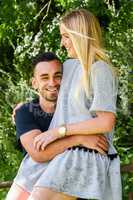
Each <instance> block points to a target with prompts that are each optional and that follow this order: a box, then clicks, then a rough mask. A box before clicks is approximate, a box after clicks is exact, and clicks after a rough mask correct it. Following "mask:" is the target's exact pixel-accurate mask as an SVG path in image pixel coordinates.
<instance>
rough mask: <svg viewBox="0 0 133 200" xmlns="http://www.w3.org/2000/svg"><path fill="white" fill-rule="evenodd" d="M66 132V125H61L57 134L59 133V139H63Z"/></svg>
mask: <svg viewBox="0 0 133 200" xmlns="http://www.w3.org/2000/svg"><path fill="white" fill-rule="evenodd" d="M66 132H67V127H66V125H62V126H60V127H59V129H58V133H59V135H60V137H65V135H66Z"/></svg>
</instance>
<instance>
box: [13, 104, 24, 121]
mask: <svg viewBox="0 0 133 200" xmlns="http://www.w3.org/2000/svg"><path fill="white" fill-rule="evenodd" d="M23 104H24V103H23V102H21V103H18V104H17V105H15V107H14V108H13V112H12V122H13V124H15V116H16V111H17V110H18V109H19V108H20V107H21V106H22V105H23Z"/></svg>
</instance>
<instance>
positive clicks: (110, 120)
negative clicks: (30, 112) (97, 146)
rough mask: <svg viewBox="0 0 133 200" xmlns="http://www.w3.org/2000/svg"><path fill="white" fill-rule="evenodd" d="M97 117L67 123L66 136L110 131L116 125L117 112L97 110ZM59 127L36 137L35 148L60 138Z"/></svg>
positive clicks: (42, 147)
mask: <svg viewBox="0 0 133 200" xmlns="http://www.w3.org/2000/svg"><path fill="white" fill-rule="evenodd" d="M96 114H97V117H95V118H92V119H89V120H86V121H82V122H78V123H75V124H67V125H66V136H70V135H92V134H95V135H96V134H101V133H103V134H104V133H108V132H110V131H111V130H112V129H113V127H114V125H115V114H113V113H111V112H96ZM58 131H59V127H57V128H54V129H49V130H48V131H46V132H44V133H42V134H41V135H39V136H37V137H35V139H34V142H33V145H34V147H35V149H37V150H39V149H40V148H41V149H42V150H44V149H45V147H46V146H47V145H48V144H49V143H51V142H53V141H55V140H57V139H58V138H60V135H59V132H58Z"/></svg>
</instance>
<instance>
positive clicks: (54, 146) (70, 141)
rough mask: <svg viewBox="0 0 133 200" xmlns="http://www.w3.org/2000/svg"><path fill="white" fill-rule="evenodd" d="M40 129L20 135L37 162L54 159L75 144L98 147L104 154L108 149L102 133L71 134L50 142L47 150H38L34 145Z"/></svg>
mask: <svg viewBox="0 0 133 200" xmlns="http://www.w3.org/2000/svg"><path fill="white" fill-rule="evenodd" d="M40 134H41V131H40V130H32V131H29V132H27V133H25V134H23V135H22V136H21V137H20V141H21V144H22V145H23V147H24V148H25V150H26V151H27V153H28V154H29V155H30V156H31V157H32V159H33V160H35V161H37V162H46V161H49V160H51V159H53V158H54V157H55V156H56V155H58V154H60V153H63V152H64V151H65V150H66V149H67V148H69V147H73V146H75V145H79V144H81V145H83V146H85V147H87V148H91V149H96V150H97V151H99V152H100V153H102V154H105V151H107V150H108V143H107V140H106V139H105V137H104V136H101V135H97V136H95V135H89V136H80V135H78V136H69V137H65V138H62V139H59V140H56V141H54V142H53V143H51V144H49V145H48V146H47V147H46V148H45V150H43V151H42V150H40V151H37V150H35V148H34V146H33V141H34V138H35V137H36V136H37V135H40Z"/></svg>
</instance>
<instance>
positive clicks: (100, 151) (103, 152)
mask: <svg viewBox="0 0 133 200" xmlns="http://www.w3.org/2000/svg"><path fill="white" fill-rule="evenodd" d="M96 150H97V151H98V152H99V153H101V154H103V155H106V153H105V151H104V150H103V149H101V148H100V147H98V146H97V147H96Z"/></svg>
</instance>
